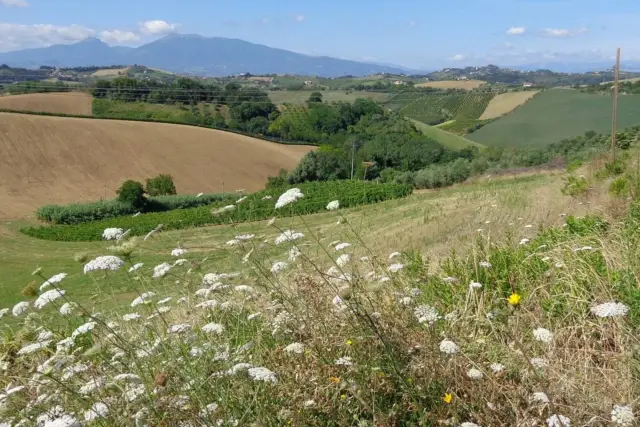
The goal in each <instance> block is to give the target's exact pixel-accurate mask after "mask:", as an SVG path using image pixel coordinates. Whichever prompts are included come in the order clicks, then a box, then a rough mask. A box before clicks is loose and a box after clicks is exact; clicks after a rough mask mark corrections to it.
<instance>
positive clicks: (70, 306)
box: [60, 301, 78, 316]
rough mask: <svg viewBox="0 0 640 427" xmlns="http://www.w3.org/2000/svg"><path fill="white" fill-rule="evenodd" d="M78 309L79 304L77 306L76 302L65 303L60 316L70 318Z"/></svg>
mask: <svg viewBox="0 0 640 427" xmlns="http://www.w3.org/2000/svg"><path fill="white" fill-rule="evenodd" d="M76 308H78V304H76V303H75V302H73V301H71V302H65V303H64V304H62V307H60V314H62V315H63V316H69V315H71V314H73V311H74V310H75V309H76Z"/></svg>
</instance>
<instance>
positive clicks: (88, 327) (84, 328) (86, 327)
mask: <svg viewBox="0 0 640 427" xmlns="http://www.w3.org/2000/svg"><path fill="white" fill-rule="evenodd" d="M96 325H97V323H96V322H87V323H85V324H83V325H80V326H78V328H76V330H75V331H73V333H72V334H71V338H73V339H76V337H78V336H80V335H83V334H86V333H88V332H91V331H92V330H93V329H94V328H95V327H96Z"/></svg>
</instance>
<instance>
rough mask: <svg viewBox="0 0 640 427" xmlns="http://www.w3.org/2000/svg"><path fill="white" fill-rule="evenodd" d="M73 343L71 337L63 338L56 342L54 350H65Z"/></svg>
mask: <svg viewBox="0 0 640 427" xmlns="http://www.w3.org/2000/svg"><path fill="white" fill-rule="evenodd" d="M74 345H75V341H74V340H73V338H71V337H69V338H65V339H63V340H61V341H58V342H57V343H56V351H57V352H62V351H67V350H69V349H70V348H71V347H73V346H74Z"/></svg>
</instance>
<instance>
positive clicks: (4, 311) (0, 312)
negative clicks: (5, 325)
mask: <svg viewBox="0 0 640 427" xmlns="http://www.w3.org/2000/svg"><path fill="white" fill-rule="evenodd" d="M8 312H9V309H8V308H3V309H2V310H0V319H2V318H3V317H4V315H5V314H7V313H8Z"/></svg>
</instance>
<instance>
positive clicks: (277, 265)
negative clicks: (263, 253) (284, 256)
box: [271, 261, 288, 274]
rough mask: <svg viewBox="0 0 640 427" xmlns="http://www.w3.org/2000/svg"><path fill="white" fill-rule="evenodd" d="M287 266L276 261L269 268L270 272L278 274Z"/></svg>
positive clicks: (282, 262)
mask: <svg viewBox="0 0 640 427" xmlns="http://www.w3.org/2000/svg"><path fill="white" fill-rule="evenodd" d="M287 266H288V264H287V263H286V262H284V261H278V262H276V263H274V264H273V265H272V266H271V272H272V273H273V274H278V273H280V272H281V271H283V270H285V269H286V268H287Z"/></svg>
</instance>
